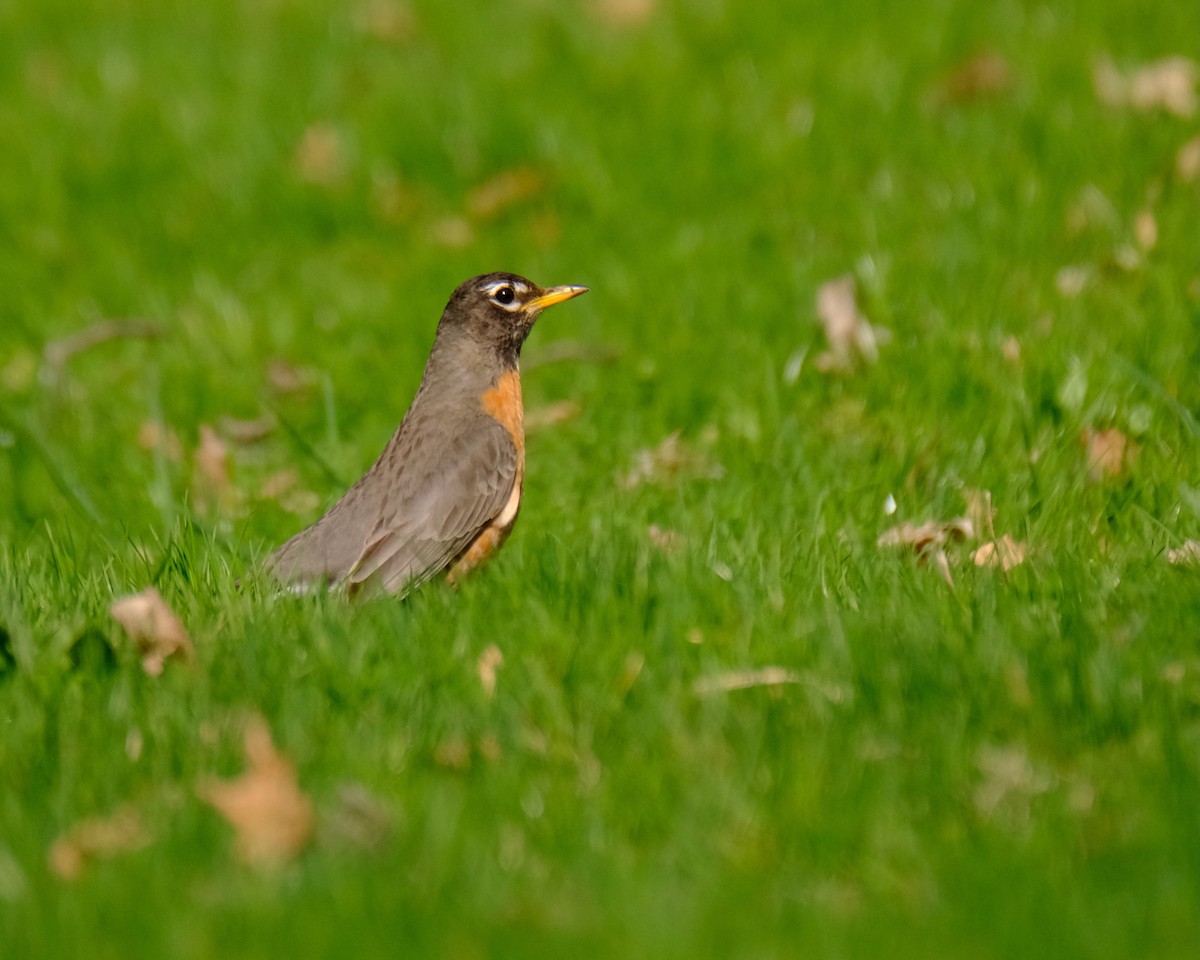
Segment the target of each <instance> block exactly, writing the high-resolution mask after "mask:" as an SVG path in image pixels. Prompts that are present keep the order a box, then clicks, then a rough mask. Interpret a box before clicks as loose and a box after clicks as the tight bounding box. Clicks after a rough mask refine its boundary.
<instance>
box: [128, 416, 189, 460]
mask: <svg viewBox="0 0 1200 960" xmlns="http://www.w3.org/2000/svg"><path fill="white" fill-rule="evenodd" d="M137 445H138V446H139V447H141V448H142V449H143V450H146V451H148V452H152V453H160V454H162V456H164V457H166V458H167V459H168V460H170V461H172V462H173V463H178V462H179V461H181V460H182V459H183V443H182V441H180V439H179V434H177V433H176V432H175V431H174V430H172V429H171V428H170V427H167V426H164V425H163V424H161V423H159V422H158V421H156V420H145V421H143V422H142V424H141V426H139V427H138V435H137Z"/></svg>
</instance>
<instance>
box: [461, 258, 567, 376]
mask: <svg viewBox="0 0 1200 960" xmlns="http://www.w3.org/2000/svg"><path fill="white" fill-rule="evenodd" d="M587 289H588V288H587V287H579V286H570V285H568V286H561V287H539V286H538V285H537V284H536V283H534V282H533V281H532V280H526V279H525V278H524V277H518V276H517V275H516V274H515V273H485V274H483V275H482V276H478V277H472V278H471V279H470V280H468V281H467V282H466V283H464V284H462V285H460V286H459V288H458V289H457V290H455V291H454V293H453V294H451V296H450V302H449V303H447V304H446V310H445V312H444V313H443V314H442V322H441V323H440V324H439V325H438V334H439V335H440V334H441V333H442V332H443V331H444V330H445V328H449V327H453V328H456V329H457V331H459V332H464V333H467V334H468V335H469V336H471V337H472V338H475V339H478V340H482V341H484V342H485V343H488V344H490V345H492V346H494V347H495V348H496V350H497V352H498V353H499V354H500V355H501V356H503V357H505V358H509V357H511V358H512V360H513V361H514V362H515V360H516V358H517V357H518V356H520V353H521V345H522V344H523V343H524V342H525V338H526V337H527V336H529V331H530V330H532V329H533V323H534V321H535V320H537V318H538V314H540V313H541V312H542V311H543V310H545V309H546V308H547V307H552V306H554V304H556V303H562V302H563V301H564V300H570V299H571V298H572V297H577V296H579V294H581V293H587Z"/></svg>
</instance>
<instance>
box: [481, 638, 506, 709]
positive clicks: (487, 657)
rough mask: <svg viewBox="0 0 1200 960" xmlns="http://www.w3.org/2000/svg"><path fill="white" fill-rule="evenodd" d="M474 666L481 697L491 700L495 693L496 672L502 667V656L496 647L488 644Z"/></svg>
mask: <svg viewBox="0 0 1200 960" xmlns="http://www.w3.org/2000/svg"><path fill="white" fill-rule="evenodd" d="M476 666H477V667H478V669H479V683H480V685H481V686H482V687H483V695H484V696H485V697H487V699H489V700H491V699H492V697H493V696H494V695H495V693H496V671H497V670H499V669H500V668H501V667H502V666H504V654H503V653H502V652H501V651H500V648H499V647H498V646H496V645H495V644H494V643H490V644H488V645H487V646H486V647H484V649H483V653H481V654H480V655H479V660H478V662H477V663H476Z"/></svg>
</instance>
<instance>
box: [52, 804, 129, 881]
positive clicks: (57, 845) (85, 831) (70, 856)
mask: <svg viewBox="0 0 1200 960" xmlns="http://www.w3.org/2000/svg"><path fill="white" fill-rule="evenodd" d="M150 840H151V836H150V832H149V831H148V830H147V829H146V826H145V824H144V823H143V822H142V818H141V817H140V816H139V815H138V813H137V811H136V810H132V809H130V808H127V807H126V808H122V809H120V810H118V811H116V812H115V813H113V814H111V815H110V816H107V817H91V818H89V819H87V820H83V821H81V822H80V823H77V824H76V825H75V826H73V827H72V828H71V829H70V830H68V831H67V832H66V833H64V834H63V835H62V836H60V837H59V838H58V839H57V840H55V841H54V843H52V844H51V845H50V851H49V853H48V854H47V862H48V863H49V866H50V870H51V872H53V873H54V874H55V875H56V876H58V877H60V878H61V879H63V880H75V879H77V878H78V877H80V876H81V875H82V874H83V871H84V870H85V869H86V867H87V865H88V863H89V862H91V861H93V860H101V859H106V858H108V857H113V856H116V855H117V854H120V853H131V852H133V851H135V850H141V849H142V848H143V847H145V846H146V845H148V844H149V843H150Z"/></svg>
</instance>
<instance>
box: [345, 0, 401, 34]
mask: <svg viewBox="0 0 1200 960" xmlns="http://www.w3.org/2000/svg"><path fill="white" fill-rule="evenodd" d="M353 23H354V28H355V29H356V30H358V31H359V33H363V34H366V35H367V36H369V37H373V38H374V39H376V40H380V41H382V42H384V43H391V44H397V45H399V44H402V43H405V42H406V41H408V40H410V39H412V37H413V35H414V34H415V33H416V19H415V18H414V17H413V12H412V10H411V9H410V8H409V6H408V5H407V4H404V3H399V2H397V0H366V2H365V3H361V4H359V5H358V6H357V7H356V8H355V9H354V14H353Z"/></svg>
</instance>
